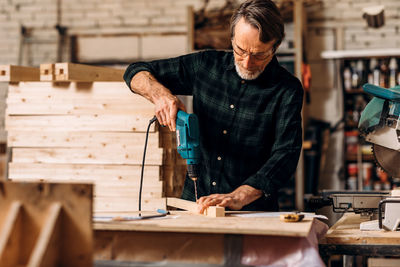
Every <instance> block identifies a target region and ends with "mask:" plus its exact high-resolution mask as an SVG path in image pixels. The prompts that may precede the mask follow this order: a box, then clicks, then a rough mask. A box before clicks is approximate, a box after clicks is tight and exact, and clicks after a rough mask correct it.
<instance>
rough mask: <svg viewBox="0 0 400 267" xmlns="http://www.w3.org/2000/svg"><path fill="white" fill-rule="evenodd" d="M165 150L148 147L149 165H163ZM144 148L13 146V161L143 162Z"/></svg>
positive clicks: (147, 160)
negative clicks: (123, 149) (130, 149)
mask: <svg viewBox="0 0 400 267" xmlns="http://www.w3.org/2000/svg"><path fill="white" fill-rule="evenodd" d="M162 155H163V150H162V149H161V148H147V155H146V162H145V164H147V165H161V164H162ZM142 156H143V148H142V147H140V148H139V147H138V148H137V149H136V150H135V151H125V152H124V151H121V150H120V151H119V150H114V149H84V148H59V149H57V148H13V151H12V162H19V163H75V164H78V163H79V164H135V165H140V164H142Z"/></svg>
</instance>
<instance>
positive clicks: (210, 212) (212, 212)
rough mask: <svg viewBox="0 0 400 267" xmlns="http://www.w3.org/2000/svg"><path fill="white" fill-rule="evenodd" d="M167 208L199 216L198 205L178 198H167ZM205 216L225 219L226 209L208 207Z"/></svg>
mask: <svg viewBox="0 0 400 267" xmlns="http://www.w3.org/2000/svg"><path fill="white" fill-rule="evenodd" d="M167 206H170V207H175V208H179V209H184V210H187V211H189V212H191V213H194V214H199V211H198V205H197V203H196V202H192V201H188V200H184V199H179V198H176V197H168V198H167ZM203 215H205V216H209V217H224V216H225V208H224V207H217V206H211V207H208V208H207V209H206V210H205V211H204V213H203Z"/></svg>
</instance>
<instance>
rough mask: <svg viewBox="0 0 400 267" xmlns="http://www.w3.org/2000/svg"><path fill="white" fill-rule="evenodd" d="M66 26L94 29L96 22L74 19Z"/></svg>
mask: <svg viewBox="0 0 400 267" xmlns="http://www.w3.org/2000/svg"><path fill="white" fill-rule="evenodd" d="M66 26H71V27H96V26H98V24H97V22H96V21H95V20H93V19H92V20H88V19H76V20H71V21H69V22H68V25H66Z"/></svg>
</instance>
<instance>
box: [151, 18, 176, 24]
mask: <svg viewBox="0 0 400 267" xmlns="http://www.w3.org/2000/svg"><path fill="white" fill-rule="evenodd" d="M150 24H153V25H160V24H161V25H163V24H164V25H165V24H177V19H176V18H175V17H172V16H168V17H167V16H162V17H155V18H151V19H150Z"/></svg>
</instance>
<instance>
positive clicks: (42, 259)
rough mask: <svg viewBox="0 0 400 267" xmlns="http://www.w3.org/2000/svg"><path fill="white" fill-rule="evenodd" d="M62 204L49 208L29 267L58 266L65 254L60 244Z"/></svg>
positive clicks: (52, 205)
mask: <svg viewBox="0 0 400 267" xmlns="http://www.w3.org/2000/svg"><path fill="white" fill-rule="evenodd" d="M61 210H62V204H61V203H60V202H55V203H53V204H51V206H50V208H49V214H48V216H47V219H46V220H45V222H44V224H43V227H42V230H41V232H40V235H39V238H38V240H37V242H36V244H35V247H34V249H33V251H32V254H31V256H30V258H29V261H28V264H27V267H36V266H55V265H58V264H59V262H61V261H59V259H60V255H61V254H62V253H63V252H62V248H61V247H59V244H60V240H59V239H60V230H61V225H60V222H61V218H60V217H61Z"/></svg>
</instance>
